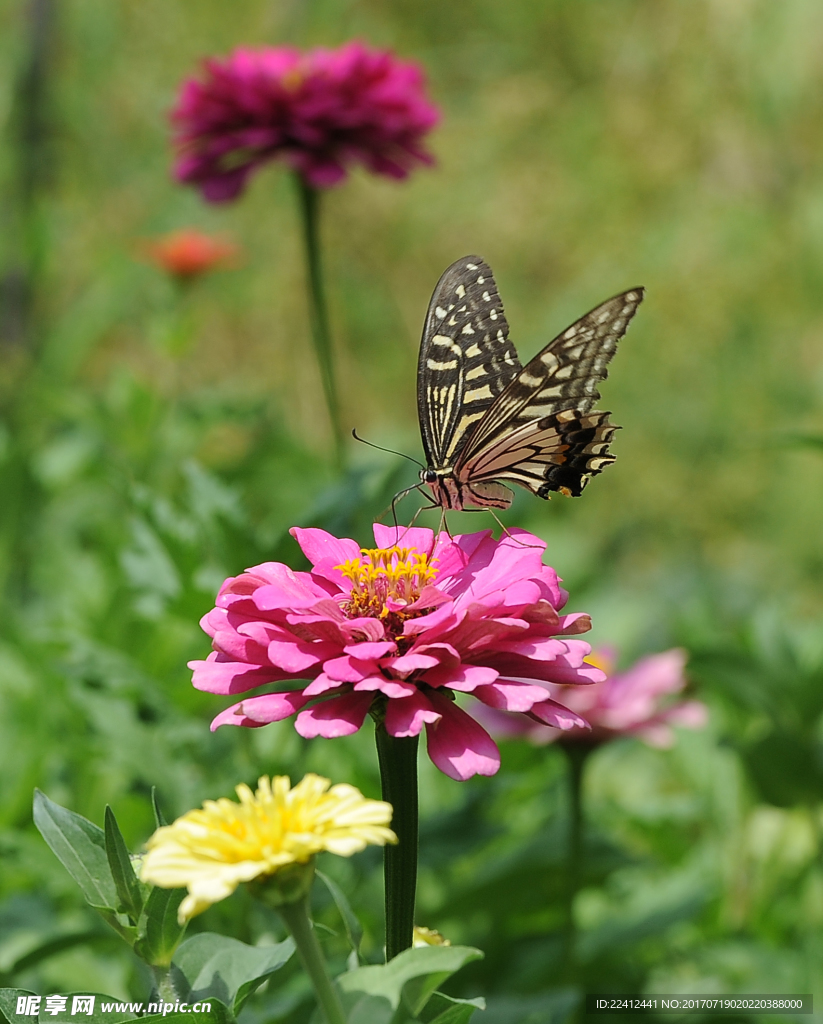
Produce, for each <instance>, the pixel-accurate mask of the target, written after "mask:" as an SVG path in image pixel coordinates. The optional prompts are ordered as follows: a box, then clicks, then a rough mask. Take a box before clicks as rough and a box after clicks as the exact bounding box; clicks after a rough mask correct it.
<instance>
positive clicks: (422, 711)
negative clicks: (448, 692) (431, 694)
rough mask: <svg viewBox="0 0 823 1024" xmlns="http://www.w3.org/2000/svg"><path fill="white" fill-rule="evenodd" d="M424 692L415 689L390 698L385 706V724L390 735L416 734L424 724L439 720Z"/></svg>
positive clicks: (437, 713) (438, 715)
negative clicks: (398, 696)
mask: <svg viewBox="0 0 823 1024" xmlns="http://www.w3.org/2000/svg"><path fill="white" fill-rule="evenodd" d="M440 717H441V716H440V714H439V712H437V711H435V710H434V708H433V707H432V705H431V701H429V700H428V698H427V697H426V695H425V694H423V693H421V692H420V690H417V689H415V691H414V693H412V694H411V695H410V696H408V697H401V698H399V699H397V700H390V701H389V703H388V706H387V707H386V719H385V726H386V732H387V733H388V734H389V735H390V736H417V735H418V734H419V733H420V731H421V729H422V728H423V726H424V725H426V724H431V723H433V722H437V721H439V720H440Z"/></svg>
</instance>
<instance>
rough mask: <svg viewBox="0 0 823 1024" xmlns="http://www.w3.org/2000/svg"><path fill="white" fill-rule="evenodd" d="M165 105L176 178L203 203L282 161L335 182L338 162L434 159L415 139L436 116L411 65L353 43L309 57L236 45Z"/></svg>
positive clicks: (405, 163)
mask: <svg viewBox="0 0 823 1024" xmlns="http://www.w3.org/2000/svg"><path fill="white" fill-rule="evenodd" d="M203 70H204V74H203V77H202V79H195V78H190V79H188V80H187V81H186V82H184V84H183V87H182V90H181V92H180V96H179V98H178V102H177V106H176V107H175V109H174V110H173V111H172V115H171V116H172V121H173V122H174V125H175V143H176V145H177V148H178V151H179V158H178V161H177V165H176V167H175V175H176V177H177V179H178V181H183V182H188V183H190V184H194V185H197V186H198V187H199V188H200V189H201V190H202V193H203V196H204V198H205V199H207V200H209V201H210V202H223V201H225V200H228V199H234V198H235V197H236V196H237V195H239V194H240V192H242V191H243V188H244V187H245V185H246V180H247V178H248V177H249V175H250V174H251V173H252V171H253V170H254V169H255V168H256V167H258V166H259V165H260V164H262V163H265V162H266V161H268V160H272V159H274V158H275V157H282V158H283V159H284V160H286V162H287V163H289V164H290V165H291V166H292V167H293V168H294V169H295V170H297V171H299V172H300V174H301V175H302V176H303V178H304V180H305V181H306V182H307V184H309V185H311V186H313V187H314V188H327V187H328V186H330V185H336V184H337V183H338V182H340V181H342V180H343V179H344V178H345V177H346V174H347V171H346V165H348V164H354V163H360V164H363V165H364V166H365V167H366V168H368V170H370V171H374V172H375V173H376V174H386V175H388V176H390V177H392V178H405V177H406V175H407V174H408V173H409V171H410V169H411V168H412V167H413V166H414V165H415V164H418V163H423V164H428V163H431V162H432V158H431V156H430V154H429V153H428V152H427V151H426V150H425V149H424V148H423V144H422V139H423V136H424V135H425V134H426V133H427V132H428V131H429V130H430V129H431V128H432V127H433V126H434V125H435V124H436V123H437V121H438V119H439V113H438V110H437V108H436V107H435V106H434V105H433V104H432V103H431V102H429V100H428V99H427V97H426V94H425V89H424V75H423V71H422V69H421V68H420V66H419V65H417V64H415V63H413V62H411V61H401V60H399V59H398V58H397V57H395V55H394V54H393V53H392V52H391V51H390V50H371V49H369V48H368V47H366V46H364V45H363V44H362V43H359V42H352V43H347V44H346V45H345V46H341V47H340V48H339V49H336V50H325V49H317V50H310V51H309V52H308V53H301V52H300V50H297V49H294V48H292V47H287V46H282V47H267V48H264V49H259V50H253V49H247V48H240V49H237V50H235V51H234V52H233V53H232V54H231V55H230V56H228V57H226V58H224V59H218V58H210V59H208V60H205V61H204V62H203Z"/></svg>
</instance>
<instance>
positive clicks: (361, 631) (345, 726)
mask: <svg viewBox="0 0 823 1024" xmlns="http://www.w3.org/2000/svg"><path fill="white" fill-rule="evenodd" d="M292 534H293V536H294V537H295V538H296V539H297V541H298V543H299V544H300V546H301V548H302V549H303V552H304V553H305V555H306V557H307V558H308V559H309V561H310V562H311V563H312V566H313V568H312V570H311V572H293V571H292V570H291V569H290V568H289V567H288V566H286V565H282V564H281V563H279V562H266V563H264V564H263V565H257V566H254V567H253V568H252V569H249V570H248V571H247V572H245V573H243V574H242V575H241V576H236V577H233V578H231V579H228V580H226V582H225V583H224V584H223V586H222V587H221V588H220V593H219V594H218V596H217V607H216V608H214V609H213V610H212V611H210V612H209V613H208V614H207V615H205V616H204V618H203V620H202V623H201V624H202V626H203V629H204V630H205V631H206V632H207V633H208V634H209V636H211V637H212V640H213V644H212V646H213V647H214V653H213V654H211V655H209V657H208V659H207V660H206V661H194V662H191V663H190V666H191V668H193V669H194V679H193V682H194V685H195V686H196V687H198V689H201V690H209V691H211V692H212V693H225V694H244V693H247V692H248V691H251V690H254V689H255V688H257V687H260V686H266V685H270V684H272V683H275V684H278V683H282V682H285V681H286V680H298V679H299V680H311V682H309V683H308V685H304V686H301V687H300V688H297V689H278V690H276V691H274V692H268V693H263V694H258V695H256V696H249V697H244V698H243V699H242V700H241V701H240V702H239V703H237V704H234V705H233V706H232V707H230V708H228V709H227V710H226V711H224V712H222V714H220V715H218V716H217V718H215V720H214V722H213V723H212V728H213V729H214V728H217V726H219V725H227V724H228V725H246V726H261V725H266V724H267V723H269V722H278V721H281V720H282V719H285V718H288V717H289V716H291V715H294V714H297V720H296V722H295V728H296V729H297V731H298V732H299V733H300V735H301V736H305V737H313V736H327V737H333V736H348V735H350V734H351V733H354V732H357V730H358V729H359V728H360V727H361V725H362V724H363V722H364V720H365V717H366V715H367V714H368V713H369V712H371V713H372V715H373V716H374V717H375V718H376V719H377V720H378V721H382V722H383V723H384V724H385V728H386V731H387V732H388V733H389V734H390V735H392V736H416V735H418V734H419V733H420V732H421V730H422V729H423V726H424V725H425V727H426V732H427V737H428V751H429V756H430V757H431V759H432V761H434V763H435V764H436V765H437V767H438V768H439V769H440V770H441V771H443V772H445V773H446V775H449V776H450V777H451V778H453V779H468V778H470V777H471V776H472V775H475V774H480V775H493V774H494V773H495V772H496V771H497V769H498V767H499V766H500V754H499V751H498V749H497V746H496V745H495V743H494V741H493V740H492V738H491V737H490V736H489V734H488V733H487V732H486V730H485V729H483V728H482V727H481V726H480V725H478V723H477V722H476V721H475V720H474V719H473V718H472V717H471V716H470V715H469V714H467V713H466V712H465V711H464V710H463V709H462V708H461V707H460V705H459V704H458V703H457V702H456V700H455V697H456V695H457V694H470V695H471V696H472V697H473V698H475V699H476V700H478V701H481V702H482V703H483V704H486V705H488V706H489V707H492V708H502V709H505V710H507V711H512V712H517V713H519V714H520V715H523V716H525V717H526V718H527V719H528V720H529V721H530V722H534V723H541V724H543V725H552V726H555V727H556V728H558V729H571V728H573V727H575V726H577V727H579V728H586V723H585V721H584V720H583V719H582V718H581V717H580V716H579V715H578V714H576V713H575V712H573V711H570V710H569V709H568V708H567V707H565V706H564V705H563V704H561V703H559V702H558V701H556V700H554V698H553V697H552V695H551V694H550V693H549V692H548V687H550V686H551V685H552V684H574V683H593V682H596V681H598V680H601V679H603V678H605V677H604V674H603V673H602V672H601V671H600V669H598V668H595V667H594V666H593V665H587V664H586V662H585V661H584V658H585V656H586V655H587V654H588V653H589V651H590V650H591V648H590V647H589V645H588V644H587V643H585V642H584V641H582V640H575V639H571V637H572V636H573V634H575V633H582V632H585V631H586V630H588V629H589V628H590V627H591V622H590V620H589V617H588V615H583V614H579V613H578V614H572V615H559V614H558V612H559V611H560V609H561V608H562V607H563V605H564V604H565V603H566V599H567V596H568V595H567V594H566V592H565V591H564V590H562V589H561V588H560V586H559V583H558V578H557V574H556V573H555V571H554V569H551V568H549V567H548V566H546V565H543V562H542V553H543V550H544V549H545V544H544V542H543V541H541V540H539V539H538V538H537V537H533V536H532V535H531V534H529V533H526V532H525V531H523V530H514V531H512V534H513V535H512V536H511V537H505V538H503V539H502V540H500V541H499V542H498V541H495V540H494V539H493V538H492V536H491V531H487V532H485V533H475V534H470V535H466V536H458V537H449V536H448V535H447V534H445V533H441V534H440V535H439V536H438V537H437V538H435V536H434V534H433V533H432V531H431V530H426V529H419V528H418V529H402V528H400V529H398V528H389V527H386V526H381V525H379V524H378V525H376V526H375V527H374V535H375V540H376V542H377V544H378V548H377V549H375V550H361V548H360V546H359V545H358V544H357V543H355V541H353V540H345V539H344V540H338V539H337V538H336V537H333V536H331V534H328V533H326V532H325V531H324V530H318V529H310V530H301V529H297V528H295V529H294V530H292ZM397 542H399V544H401V545H402V547H401V546H398V544H397ZM572 689H573V687H571V686H570V687H569V691H570V692H571V691H572Z"/></svg>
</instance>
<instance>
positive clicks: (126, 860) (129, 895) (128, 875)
mask: <svg viewBox="0 0 823 1024" xmlns="http://www.w3.org/2000/svg"><path fill="white" fill-rule="evenodd" d="M105 826H106V827H105V833H104V836H105V843H106V857H107V859H108V862H109V870H110V871H111V875H112V878H113V879H114V884H115V887H116V889H117V895H118V896H119V897H120V907H118V909H119V910H123V911H124V912H125V913H127V914H129V915H130V916H131V918H132V920H134V921H137V919H138V918H139V917H140V911H141V910H142V909H143V890H142V888H141V886H140V882H138V880H137V876H136V875H135V873H134V868H133V867H132V865H131V857H130V856H129V851H128V848H127V846H126V843H125V840H124V839H123V835H122V833H121V831H120V828H119V826H118V824H117V819H116V818H115V816H114V811H113V810H112V809H111V807H109V805H108V804H106V820H105Z"/></svg>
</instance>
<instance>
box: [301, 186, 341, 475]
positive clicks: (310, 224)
mask: <svg viewBox="0 0 823 1024" xmlns="http://www.w3.org/2000/svg"><path fill="white" fill-rule="evenodd" d="M295 178H296V180H297V191H298V195H299V197H300V214H301V220H302V222H303V242H304V246H305V251H306V275H307V278H308V286H309V319H310V322H311V336H312V341H313V342H314V351H315V353H316V355H317V362H318V364H319V367H320V378H321V380H322V382H323V391H324V393H325V395H326V406H327V408H328V411H329V419H330V420H331V426H332V432H333V435H334V447H335V453H336V457H337V463H338V465H339V466H342V464H343V427H342V424H341V421H340V403H339V401H338V395H337V381H336V375H335V369H334V353H333V352H332V341H331V330H330V329H329V313H328V307H327V305H326V291H325V288H324V286H323V267H322V261H321V258H320V193H319V191H318V190H317V189H316V188H312V186H311V185H309V184H308V183H307V182H306V181H305V179H304V178H303V176H302V175H301V174H299V173H297V174H295Z"/></svg>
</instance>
